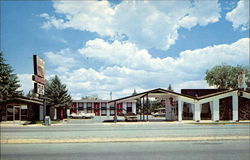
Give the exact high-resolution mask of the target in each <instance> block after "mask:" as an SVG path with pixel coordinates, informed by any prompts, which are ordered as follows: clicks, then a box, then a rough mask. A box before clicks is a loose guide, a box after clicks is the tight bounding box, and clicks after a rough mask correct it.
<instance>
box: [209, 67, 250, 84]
mask: <svg viewBox="0 0 250 160" xmlns="http://www.w3.org/2000/svg"><path fill="white" fill-rule="evenodd" d="M240 72H244V73H245V76H246V78H250V74H249V70H248V69H247V68H246V67H243V66H236V67H234V66H230V65H225V64H223V65H218V66H215V67H213V68H212V69H210V70H207V71H206V76H205V80H206V81H207V83H208V84H209V86H216V87H217V88H219V89H232V88H238V75H239V74H240Z"/></svg>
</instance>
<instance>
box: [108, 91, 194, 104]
mask: <svg viewBox="0 0 250 160" xmlns="http://www.w3.org/2000/svg"><path fill="white" fill-rule="evenodd" d="M157 90H158V91H159V90H161V91H163V93H172V94H176V95H179V96H183V97H187V98H192V99H196V97H193V96H188V95H184V94H181V93H176V92H173V91H169V90H166V89H162V88H156V89H152V90H149V91H145V92H141V93H138V94H135V95H131V96H127V97H122V98H118V99H115V100H111V101H109V102H108V103H112V102H116V101H121V100H123V99H128V98H132V97H137V96H140V95H146V94H148V93H150V92H153V91H157Z"/></svg>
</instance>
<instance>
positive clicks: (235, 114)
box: [232, 94, 239, 121]
mask: <svg viewBox="0 0 250 160" xmlns="http://www.w3.org/2000/svg"><path fill="white" fill-rule="evenodd" d="M232 103H233V121H238V120H239V118H238V104H239V103H238V95H237V94H234V95H233V102H232Z"/></svg>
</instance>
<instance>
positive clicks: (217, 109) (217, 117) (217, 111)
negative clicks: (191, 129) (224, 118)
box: [212, 98, 220, 122]
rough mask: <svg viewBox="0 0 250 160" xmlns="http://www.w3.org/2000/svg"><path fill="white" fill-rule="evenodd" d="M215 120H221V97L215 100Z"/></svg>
mask: <svg viewBox="0 0 250 160" xmlns="http://www.w3.org/2000/svg"><path fill="white" fill-rule="evenodd" d="M212 117H213V119H212V120H213V121H215V122H216V121H219V120H220V99H219V98H217V99H215V100H213V116H212Z"/></svg>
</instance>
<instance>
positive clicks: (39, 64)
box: [33, 55, 45, 78]
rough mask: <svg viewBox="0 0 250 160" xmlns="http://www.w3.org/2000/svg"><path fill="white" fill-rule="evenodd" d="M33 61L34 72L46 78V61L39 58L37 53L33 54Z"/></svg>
mask: <svg viewBox="0 0 250 160" xmlns="http://www.w3.org/2000/svg"><path fill="white" fill-rule="evenodd" d="M33 61H34V74H35V75H37V76H39V77H41V78H44V64H45V62H44V61H43V60H42V59H41V58H39V57H38V56H37V55H33Z"/></svg>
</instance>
